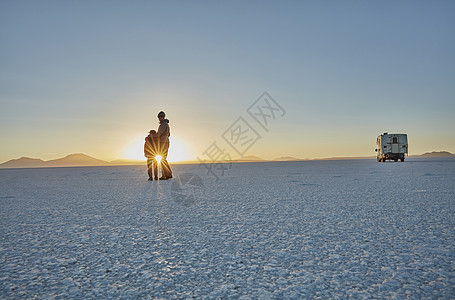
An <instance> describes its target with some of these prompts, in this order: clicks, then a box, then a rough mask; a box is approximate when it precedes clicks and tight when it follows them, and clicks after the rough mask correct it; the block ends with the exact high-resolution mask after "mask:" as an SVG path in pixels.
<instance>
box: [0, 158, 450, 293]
mask: <svg viewBox="0 0 455 300" xmlns="http://www.w3.org/2000/svg"><path fill="white" fill-rule="evenodd" d="M173 168H174V169H175V174H177V175H178V174H183V173H194V174H197V175H198V176H200V177H201V178H202V179H203V182H204V185H205V193H204V194H203V195H202V197H201V198H199V199H197V201H196V202H195V203H192V205H186V206H185V205H180V204H179V203H177V202H176V201H174V199H173V198H172V193H171V191H170V187H171V186H172V182H171V181H164V182H150V181H147V180H146V179H147V176H146V172H145V168H144V167H135V166H125V167H84V168H53V169H15V170H14V169H10V170H0V178H1V192H0V225H1V231H0V238H1V244H0V260H1V266H0V298H34V297H37V298H112V297H121V298H145V297H151V298H192V297H196V298H207V299H211V298H227V299H231V298H240V299H279V298H289V299H299V298H348V297H352V298H391V297H396V298H399V299H401V298H413V299H414V298H442V299H453V298H455V251H454V244H455V243H454V242H455V229H454V225H455V222H454V218H455V217H454V205H455V184H454V182H455V160H453V159H409V160H407V161H406V162H404V163H379V164H378V163H376V162H375V161H369V160H353V161H319V162H277V163H242V164H234V165H233V167H232V169H230V170H228V171H226V173H225V176H223V177H221V178H220V181H219V182H217V183H216V182H214V180H212V179H211V178H210V177H207V176H206V169H205V168H200V166H198V165H175V166H174V167H173Z"/></svg>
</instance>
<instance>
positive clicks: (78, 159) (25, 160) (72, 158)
mask: <svg viewBox="0 0 455 300" xmlns="http://www.w3.org/2000/svg"><path fill="white" fill-rule="evenodd" d="M409 157H411V158H420V157H422V158H425V157H455V155H454V154H452V153H450V152H447V151H434V152H426V153H424V154H420V155H410V156H409ZM373 158H376V157H375V156H370V157H332V158H324V159H314V160H343V159H373ZM308 160H311V159H300V158H296V157H291V156H284V157H279V158H276V159H273V160H266V159H262V158H260V157H257V156H244V157H242V158H239V159H236V160H232V162H238V163H241V162H259V161H308ZM144 163H145V162H144V161H140V160H114V161H104V160H101V159H97V158H94V157H91V156H88V155H86V154H82V153H76V154H70V155H67V156H65V157H63V158H58V159H53V160H47V161H44V160H42V159H38V158H30V157H21V158H18V159H12V160H9V161H7V162H4V163H2V164H0V168H46V167H85V166H121V165H142V164H144ZM180 163H200V162H199V161H188V162H180Z"/></svg>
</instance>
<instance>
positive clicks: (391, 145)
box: [376, 132, 408, 162]
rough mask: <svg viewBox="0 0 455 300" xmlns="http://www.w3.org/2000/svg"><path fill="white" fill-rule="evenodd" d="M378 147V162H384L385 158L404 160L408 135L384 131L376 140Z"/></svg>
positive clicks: (406, 152)
mask: <svg viewBox="0 0 455 300" xmlns="http://www.w3.org/2000/svg"><path fill="white" fill-rule="evenodd" d="M376 144H377V146H378V148H377V149H376V152H377V159H378V162H381V161H382V162H385V161H386V160H387V159H389V160H393V161H395V162H397V161H398V160H401V161H404V155H405V154H408V135H407V134H401V133H390V134H389V133H387V132H386V133H384V134H381V135H380V136H378V139H377V140H376Z"/></svg>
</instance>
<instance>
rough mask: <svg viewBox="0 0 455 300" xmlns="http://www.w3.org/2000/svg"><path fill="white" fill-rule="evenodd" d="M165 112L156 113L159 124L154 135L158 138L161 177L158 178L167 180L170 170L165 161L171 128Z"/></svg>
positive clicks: (170, 176) (169, 176)
mask: <svg viewBox="0 0 455 300" xmlns="http://www.w3.org/2000/svg"><path fill="white" fill-rule="evenodd" d="M165 117H166V114H165V113H164V111H160V112H159V113H158V120H159V122H160V126H159V127H158V132H157V133H156V134H155V135H154V137H156V138H157V140H158V145H159V146H158V149H159V150H158V153H157V154H159V155H161V177H160V180H167V179H170V178H172V171H171V167H170V166H169V163H168V162H167V153H168V151H169V137H170V136H171V128H170V127H169V120H168V119H165Z"/></svg>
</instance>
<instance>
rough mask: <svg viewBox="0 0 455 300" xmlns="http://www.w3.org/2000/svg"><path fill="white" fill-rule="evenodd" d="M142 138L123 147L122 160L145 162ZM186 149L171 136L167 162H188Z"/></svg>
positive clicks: (138, 137)
mask: <svg viewBox="0 0 455 300" xmlns="http://www.w3.org/2000/svg"><path fill="white" fill-rule="evenodd" d="M144 137H145V136H142V135H140V136H137V137H136V138H134V139H133V140H131V142H130V143H129V144H128V145H127V146H126V147H125V149H124V151H123V155H122V156H123V158H125V159H130V160H146V158H145V157H144ZM189 159H190V158H189V154H188V150H187V147H186V145H185V143H184V142H182V140H181V139H179V138H178V137H176V136H171V145H170V148H169V153H168V156H167V160H168V161H169V162H178V161H184V160H189Z"/></svg>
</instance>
